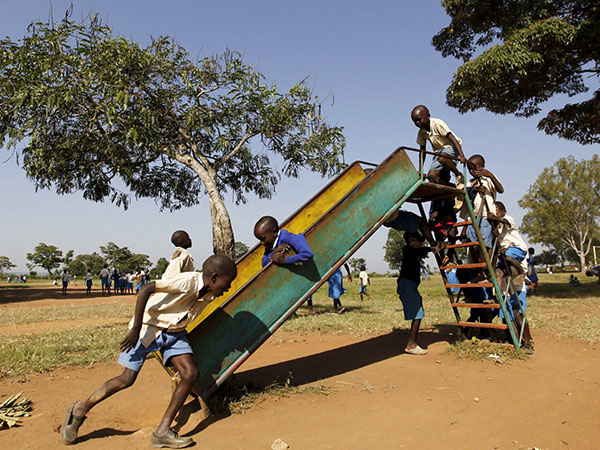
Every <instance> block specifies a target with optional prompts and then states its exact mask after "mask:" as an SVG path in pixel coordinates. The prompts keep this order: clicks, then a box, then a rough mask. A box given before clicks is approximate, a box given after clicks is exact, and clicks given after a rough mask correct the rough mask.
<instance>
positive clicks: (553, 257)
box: [535, 250, 558, 267]
mask: <svg viewBox="0 0 600 450" xmlns="http://www.w3.org/2000/svg"><path fill="white" fill-rule="evenodd" d="M535 262H536V263H537V264H542V265H544V266H546V267H548V266H552V265H554V264H558V254H557V253H556V251H554V250H544V251H543V252H541V253H540V254H539V255H536V256H535Z"/></svg>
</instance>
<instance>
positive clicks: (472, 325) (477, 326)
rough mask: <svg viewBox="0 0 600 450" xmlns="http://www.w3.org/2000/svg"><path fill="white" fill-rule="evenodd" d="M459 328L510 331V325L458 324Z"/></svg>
mask: <svg viewBox="0 0 600 450" xmlns="http://www.w3.org/2000/svg"><path fill="white" fill-rule="evenodd" d="M458 326H459V327H471V328H493V329H495V330H507V329H508V325H506V324H505V323H483V322H458Z"/></svg>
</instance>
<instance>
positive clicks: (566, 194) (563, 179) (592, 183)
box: [519, 155, 600, 267]
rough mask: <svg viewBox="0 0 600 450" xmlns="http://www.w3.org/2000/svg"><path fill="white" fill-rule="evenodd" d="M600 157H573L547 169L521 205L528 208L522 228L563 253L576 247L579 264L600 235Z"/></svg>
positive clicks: (563, 159)
mask: <svg viewBox="0 0 600 450" xmlns="http://www.w3.org/2000/svg"><path fill="white" fill-rule="evenodd" d="M598 192H600V157H598V155H594V157H593V158H591V159H588V160H582V161H577V160H575V158H573V157H572V156H568V157H566V158H561V159H559V160H558V161H557V162H556V163H555V164H554V166H552V167H547V168H545V169H544V170H543V171H542V173H541V174H540V175H539V177H538V178H537V180H536V181H535V183H534V184H533V185H531V187H530V188H529V191H528V192H527V194H525V196H523V198H522V199H521V200H519V205H520V206H521V207H522V208H523V209H525V210H526V211H527V214H525V216H524V217H523V224H522V227H521V229H522V231H523V232H525V233H527V235H528V236H529V237H530V239H531V241H532V242H540V243H542V244H544V245H546V246H549V247H551V248H553V249H554V250H555V251H557V253H559V254H566V253H567V250H568V249H571V250H573V251H574V252H575V253H576V254H577V257H578V258H579V263H580V265H581V266H582V267H583V266H585V257H586V255H587V254H588V253H589V251H590V246H591V244H592V241H593V240H594V238H595V237H598V236H599V235H600V226H599V219H600V197H599V196H598Z"/></svg>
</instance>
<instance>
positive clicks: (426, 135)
mask: <svg viewBox="0 0 600 450" xmlns="http://www.w3.org/2000/svg"><path fill="white" fill-rule="evenodd" d="M429 128H430V130H431V131H427V130H423V129H422V128H421V129H419V131H418V133H417V144H419V145H425V143H426V142H427V141H429V142H431V146H432V147H433V151H434V152H437V151H439V150H441V149H443V148H444V147H452V142H450V139H448V138H447V137H446V136H447V135H448V133H452V130H451V129H450V127H448V125H446V122H444V121H443V120H442V119H434V118H433V117H432V118H430V119H429ZM452 134H453V135H454V137H455V138H456V140H457V141H458V143H459V144H460V145H462V139H461V138H459V137H458V136H457V135H456V134H454V133H452Z"/></svg>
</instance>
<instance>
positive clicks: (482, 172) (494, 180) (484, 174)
mask: <svg viewBox="0 0 600 450" xmlns="http://www.w3.org/2000/svg"><path fill="white" fill-rule="evenodd" d="M475 176H476V177H488V178H489V179H490V180H492V183H494V187H495V188H496V191H498V193H499V194H503V193H504V186H502V183H500V180H498V178H496V175H494V174H493V173H492V172H490V171H489V170H487V169H478V170H476V171H475Z"/></svg>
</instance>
